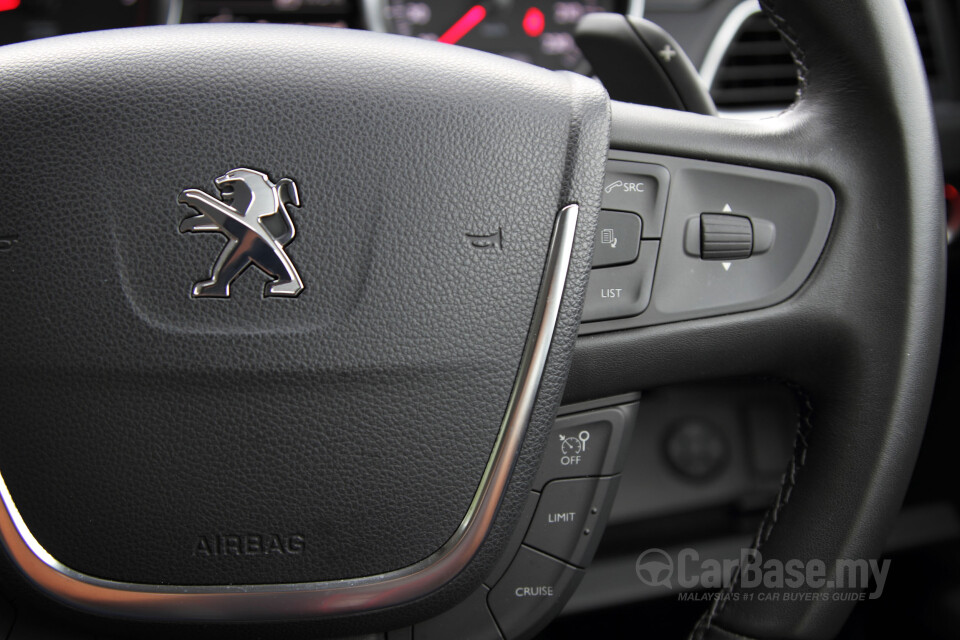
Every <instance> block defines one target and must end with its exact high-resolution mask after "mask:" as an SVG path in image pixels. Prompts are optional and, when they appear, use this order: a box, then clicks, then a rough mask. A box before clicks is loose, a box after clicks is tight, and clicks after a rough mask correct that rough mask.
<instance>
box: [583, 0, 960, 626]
mask: <svg viewBox="0 0 960 640" xmlns="http://www.w3.org/2000/svg"><path fill="white" fill-rule="evenodd" d="M761 4H762V7H763V10H764V11H765V13H766V14H767V16H768V17H769V18H770V20H771V21H772V22H773V23H774V25H776V27H777V29H778V30H779V31H780V33H781V35H782V36H783V38H784V40H785V41H786V42H787V43H788V44H789V45H790V48H791V51H792V53H793V56H794V58H795V60H796V62H797V64H798V66H799V68H800V92H799V97H798V100H797V102H796V103H795V105H794V106H793V107H791V108H790V109H788V110H787V111H786V112H784V113H783V114H781V115H780V116H778V117H776V118H772V119H768V120H762V121H755V122H749V123H743V122H737V121H729V120H719V119H711V118H705V117H698V116H692V115H687V114H676V113H670V112H666V111H660V110H653V109H647V108H644V107H639V106H634V105H626V104H620V103H614V107H613V125H612V126H613V129H612V134H611V148H615V149H625V150H642V151H646V152H652V153H662V154H665V155H677V156H683V157H695V158H705V159H710V160H715V161H721V162H729V163H734V164H745V165H750V166H757V167H765V168H770V169H777V170H784V171H791V172H795V173H800V174H805V175H811V176H814V177H817V178H820V179H822V180H824V181H825V182H827V183H828V184H830V185H831V186H832V188H833V189H834V190H835V193H836V196H837V209H836V217H835V220H834V224H833V228H832V230H831V234H830V238H829V240H828V243H827V246H826V248H825V250H824V252H823V255H822V256H821V259H820V261H819V263H818V265H817V267H816V268H815V270H814V272H813V273H812V275H811V276H810V278H809V280H808V281H807V282H806V284H805V285H804V286H803V288H802V289H801V290H800V291H799V292H798V293H797V294H796V295H795V296H793V297H792V298H791V299H789V300H787V301H786V302H784V303H781V304H779V305H777V306H774V307H772V308H769V309H765V310H762V311H755V312H750V313H745V314H735V315H731V316H728V317H723V318H717V319H712V320H704V321H693V322H684V323H678V324H675V325H664V326H659V327H649V328H646V329H642V330H638V331H631V332H623V333H619V334H606V335H595V336H587V337H582V338H581V339H580V341H579V342H578V345H577V349H576V353H575V358H574V364H573V369H572V371H571V375H570V379H569V383H568V386H567V391H566V396H565V400H567V401H575V400H582V399H584V398H588V397H593V396H596V395H597V394H598V393H599V392H600V389H599V388H598V386H599V385H598V383H597V382H595V381H596V380H604V381H610V380H620V381H621V382H619V383H614V385H613V387H612V388H611V387H610V386H606V387H605V388H604V392H606V393H616V392H619V391H626V390H628V389H630V388H632V387H634V386H635V385H636V383H637V381H642V384H643V385H646V386H658V385H662V384H669V383H673V382H680V381H687V380H691V379H710V378H715V377H720V376H728V375H774V376H776V377H779V378H782V379H785V380H788V381H790V382H791V383H793V384H794V385H796V387H797V388H798V390H799V391H800V404H801V412H800V415H799V416H798V429H797V435H796V440H795V446H794V454H793V457H792V459H791V461H790V463H789V467H788V469H787V470H786V471H785V473H784V476H783V482H782V486H781V489H780V491H779V493H778V495H777V497H776V501H775V503H774V504H773V505H772V507H771V508H770V510H769V511H768V513H767V514H766V516H765V517H764V519H763V523H762V525H761V527H760V530H759V531H758V532H757V534H756V536H755V540H754V548H756V549H759V550H760V551H761V553H762V555H763V558H764V559H769V558H775V559H777V560H780V561H782V562H786V561H788V560H790V559H800V560H810V559H822V560H824V561H826V562H827V563H828V566H829V564H830V563H831V562H832V561H833V560H836V559H866V558H879V557H880V554H881V553H882V549H883V544H884V541H885V537H886V535H887V533H888V531H889V530H890V527H891V526H892V523H893V520H894V518H895V516H896V514H897V512H898V510H899V507H900V504H901V501H902V499H903V496H904V494H905V492H906V488H907V485H908V482H909V479H910V476H911V472H912V469H913V464H914V462H915V459H916V455H917V451H918V448H919V445H920V441H921V438H922V435H923V427H924V424H925V421H926V414H927V410H928V404H929V399H930V395H931V393H932V389H933V383H934V378H935V374H936V364H937V359H938V353H939V344H940V335H941V331H942V317H943V300H944V296H945V242H944V237H945V236H944V227H943V215H942V203H941V201H940V200H941V194H942V172H941V169H940V160H939V150H938V143H937V137H936V132H935V129H934V125H933V122H934V119H933V116H932V109H931V105H930V99H929V93H928V89H927V87H926V85H925V82H924V77H925V76H924V73H923V67H922V63H921V61H920V56H919V53H918V51H917V46H916V42H915V37H914V35H913V32H912V29H911V23H910V20H909V17H908V15H907V12H906V9H905V7H904V6H903V5H902V3H875V2H867V1H864V2H831V1H830V0H822V1H811V2H802V3H801V2H789V1H787V0H782V1H777V0H769V1H764V2H762V3H761ZM614 373H616V375H613V374H614ZM762 591H764V588H763V587H762V586H761V587H757V588H754V589H744V588H742V587H741V585H740V584H739V581H736V582H734V584H733V585H732V587H731V589H730V592H729V593H732V594H742V593H744V592H752V593H753V597H752V598H750V599H746V598H721V599H718V600H716V601H715V602H714V603H713V605H712V606H711V608H710V609H709V611H707V612H706V613H705V614H704V616H703V618H702V619H701V620H700V622H699V624H698V625H697V628H696V629H695V630H694V631H693V633H692V637H693V638H696V639H700V638H733V637H736V638H747V637H749V638H828V637H833V636H834V635H836V633H837V632H838V631H839V629H840V628H841V626H842V625H843V623H844V621H845V620H846V618H847V616H848V614H849V612H850V610H851V609H852V607H853V604H852V602H849V601H846V602H845V601H841V600H838V599H834V597H833V596H834V595H835V594H836V593H838V592H839V591H842V590H839V589H834V588H830V587H827V588H825V589H821V590H815V589H811V588H807V587H805V588H801V591H804V592H806V593H807V594H808V595H811V594H812V595H814V596H817V597H815V598H812V599H804V598H799V599H797V600H793V601H790V602H784V601H782V600H774V599H772V598H768V599H763V598H760V597H757V595H758V592H762Z"/></svg>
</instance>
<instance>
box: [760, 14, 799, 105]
mask: <svg viewBox="0 0 960 640" xmlns="http://www.w3.org/2000/svg"><path fill="white" fill-rule="evenodd" d="M760 8H761V9H763V11H764V13H765V14H766V16H767V19H769V20H770V22H771V23H772V24H773V26H774V28H776V30H777V31H778V32H779V33H780V37H781V38H783V41H784V43H785V44H786V45H787V48H788V49H789V50H790V55H791V56H793V61H794V63H796V65H797V69H798V71H797V98H798V99H799V98H800V97H801V96H802V95H803V90H804V89H806V88H807V64H806V53H804V51H803V48H802V47H801V46H800V43H799V42H797V38H796V36H795V35H794V34H793V30H792V29H790V25H788V24H787V21H786V20H785V19H784V18H783V17H782V16H781V15H780V14H779V13H777V10H776V9H774V7H773V5H772V4H771V2H770V0H760ZM794 104H796V102H794ZM791 108H793V107H792V105H791Z"/></svg>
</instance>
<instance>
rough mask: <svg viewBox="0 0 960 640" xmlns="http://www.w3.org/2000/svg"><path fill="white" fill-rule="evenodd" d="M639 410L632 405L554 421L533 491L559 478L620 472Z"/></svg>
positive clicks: (577, 414) (635, 405) (569, 416)
mask: <svg viewBox="0 0 960 640" xmlns="http://www.w3.org/2000/svg"><path fill="white" fill-rule="evenodd" d="M638 408H639V405H638V404H637V403H636V402H632V403H630V404H625V405H620V406H616V407H609V408H606V409H600V410H596V411H587V412H584V413H576V414H573V415H566V416H561V417H560V418H557V421H556V423H555V424H554V427H553V431H551V432H550V437H549V439H548V440H547V447H546V452H545V453H544V458H543V462H542V463H541V464H540V472H539V473H538V474H537V478H536V480H534V483H533V488H534V489H535V490H537V491H539V490H540V489H541V488H543V486H544V485H545V484H546V483H548V482H550V481H551V480H557V479H560V478H582V477H587V476H609V475H613V474H616V473H620V470H621V468H622V467H623V457H624V455H625V452H626V444H627V441H628V440H629V439H630V435H631V434H632V433H633V426H634V423H635V422H636V418H637V410H638Z"/></svg>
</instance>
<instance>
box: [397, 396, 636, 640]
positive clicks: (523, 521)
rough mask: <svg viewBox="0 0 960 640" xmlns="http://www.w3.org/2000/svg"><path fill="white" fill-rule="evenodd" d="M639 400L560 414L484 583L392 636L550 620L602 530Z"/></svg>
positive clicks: (537, 625)
mask: <svg viewBox="0 0 960 640" xmlns="http://www.w3.org/2000/svg"><path fill="white" fill-rule="evenodd" d="M635 400H636V397H624V398H618V399H617V400H616V401H619V402H622V403H624V404H617V405H613V406H605V407H601V408H599V409H595V408H592V407H590V406H589V405H588V406H587V407H581V408H580V409H579V410H578V411H576V412H571V413H568V414H565V415H561V416H560V417H559V418H557V420H556V422H555V423H554V426H553V429H552V430H551V433H550V435H549V440H548V442H547V447H546V452H545V456H544V461H543V463H542V465H541V467H540V470H539V472H538V474H537V477H536V479H535V480H534V483H533V490H532V491H530V494H529V497H528V499H527V504H526V506H525V507H524V510H523V514H522V515H521V517H520V522H519V523H518V525H517V528H516V530H515V532H514V535H513V537H512V539H511V540H510V542H509V543H508V544H507V550H506V554H505V555H504V558H503V559H502V560H501V561H500V562H499V563H498V564H497V566H495V567H494V569H493V571H492V572H491V573H490V575H489V576H488V577H487V579H486V580H485V584H484V585H482V586H481V587H480V588H479V589H478V590H477V591H475V592H474V593H472V594H471V595H470V596H469V597H468V598H467V599H466V600H464V601H463V602H461V603H460V604H459V605H457V606H456V607H454V608H453V609H450V610H449V611H446V612H445V613H442V614H441V615H439V616H436V617H434V618H431V619H430V620H427V621H425V622H421V623H419V624H417V625H415V626H414V627H413V629H412V630H411V629H410V628H409V627H408V628H406V629H400V630H396V631H393V632H391V633H389V634H387V637H388V638H389V639H390V640H394V638H396V640H408V639H409V638H410V637H411V635H409V634H411V633H412V637H413V638H414V639H416V640H423V639H424V638H427V639H430V638H463V639H464V640H514V639H516V638H529V637H532V636H533V635H534V634H535V633H537V632H538V631H539V630H540V629H542V628H543V627H544V626H545V625H546V624H547V623H548V622H549V621H550V620H552V619H553V618H554V617H555V616H556V614H557V613H559V611H560V609H561V608H562V607H563V605H564V604H565V603H566V602H567V600H568V599H569V598H570V596H571V595H572V594H573V591H574V589H575V588H576V586H577V584H579V582H580V579H581V578H582V577H583V572H584V568H585V567H586V566H587V565H588V564H589V563H590V560H591V559H592V557H593V554H594V552H595V551H596V549H597V545H598V544H599V542H600V538H601V536H602V535H603V529H604V527H605V525H606V522H607V518H608V517H609V515H610V509H611V508H612V506H613V499H614V497H615V494H616V490H617V486H618V485H619V482H620V471H621V469H622V467H623V462H624V457H625V456H626V452H627V448H628V446H627V445H628V444H629V439H630V436H631V434H632V432H633V428H634V425H635V424H636V420H637V413H638V410H639V404H638V403H637V402H636V401H635ZM561 411H562V410H561Z"/></svg>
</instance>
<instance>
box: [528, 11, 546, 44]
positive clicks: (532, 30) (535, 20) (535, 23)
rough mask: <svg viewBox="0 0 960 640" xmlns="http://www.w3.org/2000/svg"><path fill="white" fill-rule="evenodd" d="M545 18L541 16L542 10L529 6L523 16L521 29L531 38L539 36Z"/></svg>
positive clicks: (544, 24) (544, 23)
mask: <svg viewBox="0 0 960 640" xmlns="http://www.w3.org/2000/svg"><path fill="white" fill-rule="evenodd" d="M546 23H547V21H546V18H544V17H543V11H540V9H537V8H536V7H530V8H529V9H527V12H526V13H525V14H524V16H523V30H524V32H526V34H527V35H528V36H530V37H531V38H539V37H540V34H542V33H543V29H544V27H545V26H546Z"/></svg>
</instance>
